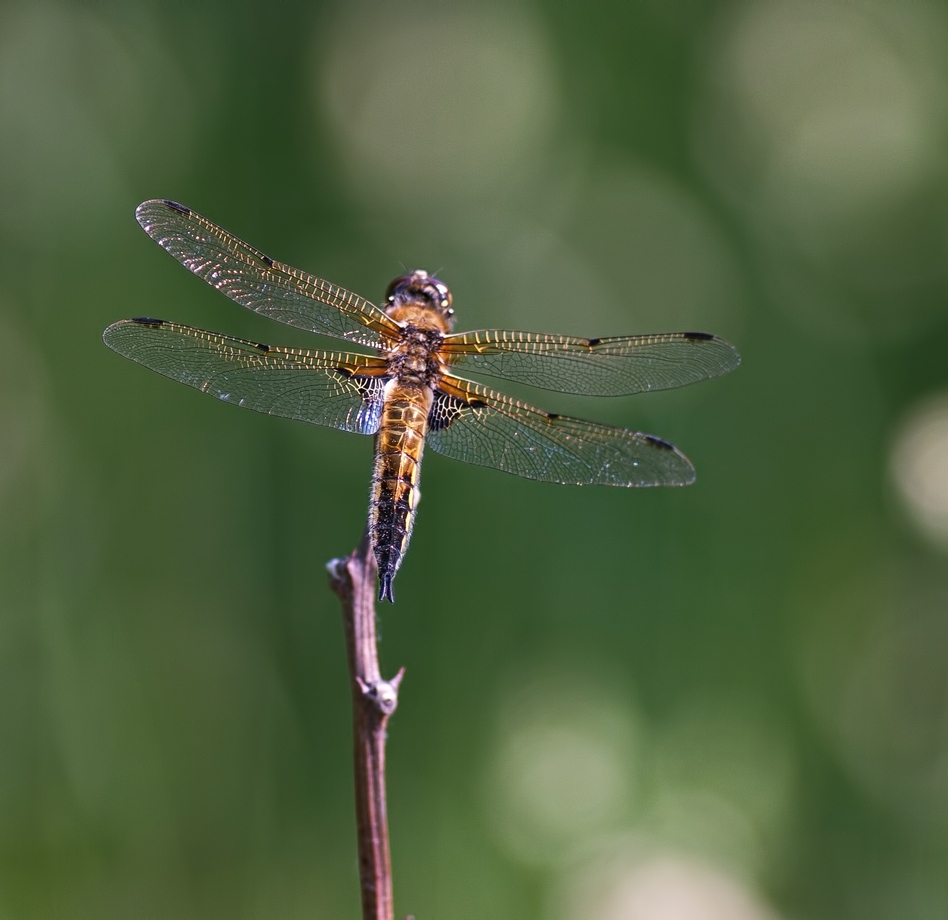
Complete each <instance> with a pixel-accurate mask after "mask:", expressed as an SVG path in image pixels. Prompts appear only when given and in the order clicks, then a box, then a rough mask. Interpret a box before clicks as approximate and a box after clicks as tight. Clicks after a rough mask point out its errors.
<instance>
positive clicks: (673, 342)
mask: <svg viewBox="0 0 948 920" xmlns="http://www.w3.org/2000/svg"><path fill="white" fill-rule="evenodd" d="M442 354H444V356H445V358H447V360H448V361H449V362H450V363H451V365H452V367H457V368H463V369H465V370H468V371H473V372H479V373H481V374H486V375H488V376H490V377H501V378H503V379H505V380H515V381H517V382H518V383H527V384H530V385H531V386H535V387H540V388H541V389H545V390H558V391H559V392H561V393H578V394H580V395H583V396H624V395H628V394H631V393H642V392H644V391H646V390H668V389H671V388H673V387H681V386H686V385H687V384H689V383H697V382H698V381H699V380H705V379H707V378H708V377H717V376H718V375H719V374H727V373H728V372H729V371H732V370H734V368H736V367H737V366H738V364H740V362H741V357H740V355H739V354H738V353H737V349H736V348H735V347H734V346H733V345H731V344H730V342H726V341H724V339H719V338H718V337H717V336H714V335H709V334H708V333H706V332H669V333H664V334H661V335H630V336H618V337H615V338H609V339H579V338H573V337H570V336H565V335H544V334H542V333H537V332H513V331H510V330H504V329H487V330H482V331H479V332H464V333H460V334H458V335H449V336H446V337H445V340H444V344H443V346H442Z"/></svg>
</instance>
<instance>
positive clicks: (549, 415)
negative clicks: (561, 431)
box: [546, 412, 560, 422]
mask: <svg viewBox="0 0 948 920" xmlns="http://www.w3.org/2000/svg"><path fill="white" fill-rule="evenodd" d="M546 417H547V418H548V419H549V420H550V421H551V422H555V421H556V420H557V419H558V418H559V417H560V414H559V412H547V414H546Z"/></svg>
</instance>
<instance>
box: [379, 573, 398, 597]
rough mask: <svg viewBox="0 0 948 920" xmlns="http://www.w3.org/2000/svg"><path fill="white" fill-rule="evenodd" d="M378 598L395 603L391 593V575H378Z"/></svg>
mask: <svg viewBox="0 0 948 920" xmlns="http://www.w3.org/2000/svg"><path fill="white" fill-rule="evenodd" d="M379 600H380V601H388V602H389V603H390V604H394V603H395V595H394V594H393V593H392V576H391V575H389V574H385V575H379Z"/></svg>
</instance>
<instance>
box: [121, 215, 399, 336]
mask: <svg viewBox="0 0 948 920" xmlns="http://www.w3.org/2000/svg"><path fill="white" fill-rule="evenodd" d="M135 217H136V218H137V219H138V222H139V223H140V224H141V225H142V228H143V229H144V231H145V232H146V233H147V234H148V235H149V236H150V237H151V238H152V239H153V240H154V241H155V242H156V243H158V245H159V246H161V247H162V248H163V249H166V250H167V251H168V252H170V253H171V255H173V256H174V257H175V258H176V259H177V260H178V261H179V262H180V263H181V264H182V265H184V266H185V267H186V268H188V269H190V270H191V271H192V272H194V274H195V275H197V276H198V277H199V278H203V279H204V280H205V281H206V282H207V283H208V284H209V285H211V286H212V287H215V288H217V290H219V291H221V292H222V293H224V294H226V295H227V296H228V297H229V298H230V299H231V300H234V301H236V302H237V303H239V304H240V305H241V306H244V307H247V308H248V309H250V310H253V311H254V312H255V313H260V314H262V315H263V316H269V317H270V318H271V319H275V320H279V321H280V322H281V323H286V324H287V325H289V326H297V327H298V328H300V329H306V330H307V331H309V332H317V333H319V334H320V335H328V336H332V337H334V338H337V339H346V340H347V341H350V342H359V343H360V344H362V345H368V346H369V347H370V348H384V347H386V344H385V337H386V336H394V335H397V334H398V327H397V325H396V324H395V323H394V322H393V321H392V320H391V319H389V318H388V317H387V316H386V315H385V313H383V312H382V311H381V310H380V309H379V308H378V307H376V306H375V305H374V304H372V303H369V301H367V300H365V299H364V298H362V297H359V295H358V294H353V293H352V292H351V291H347V290H346V289H345V288H341V287H339V286H338V285H335V284H331V283H330V282H328V281H324V280H323V279H322V278H317V277H316V276H315V275H309V274H307V273H306V272H303V271H300V270H299V269H297V268H293V267H291V266H289V265H284V264H283V263H282V262H276V261H274V260H273V259H271V258H270V257H269V256H266V255H264V254H263V253H262V252H258V251H257V250H256V249H254V248H253V247H252V246H248V245H247V244H246V243H244V242H242V241H241V240H239V239H237V237H236V236H233V235H232V234H230V233H228V232H227V231H226V230H223V229H221V228H220V227H218V226H217V225H216V224H213V223H211V221H209V220H207V219H206V218H204V217H201V215H200V214H196V213H195V212H194V211H192V210H190V209H189V208H186V207H184V206H183V205H180V204H176V203H175V202H173V201H164V200H160V199H155V200H153V201H145V202H143V203H142V204H140V205H139V206H138V209H137V210H136V211H135Z"/></svg>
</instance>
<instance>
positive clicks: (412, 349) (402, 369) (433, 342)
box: [388, 310, 445, 387]
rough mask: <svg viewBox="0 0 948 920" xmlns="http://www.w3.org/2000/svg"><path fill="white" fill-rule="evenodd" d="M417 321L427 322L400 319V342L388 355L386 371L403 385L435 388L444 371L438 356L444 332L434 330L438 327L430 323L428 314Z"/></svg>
mask: <svg viewBox="0 0 948 920" xmlns="http://www.w3.org/2000/svg"><path fill="white" fill-rule="evenodd" d="M418 312H421V311H420V310H419V311H418ZM426 312H428V311H426ZM418 319H422V320H423V321H424V320H428V322H425V323H424V324H423V325H422V324H418V323H414V322H411V321H408V322H405V321H404V320H402V322H404V325H403V327H402V335H401V339H400V341H399V342H398V344H397V345H396V346H395V347H394V348H393V349H392V350H391V351H390V352H389V354H388V369H389V373H390V374H391V376H392V377H393V378H394V379H395V380H397V381H398V382H399V383H400V384H402V385H404V386H426V387H435V386H437V384H438V381H439V380H440V378H441V375H442V373H443V372H444V369H445V362H444V359H443V358H442V357H441V354H440V349H441V343H442V342H443V341H444V332H443V331H442V329H440V328H438V325H440V324H438V325H436V324H435V323H432V322H431V315H430V313H429V315H428V316H420V317H418ZM434 319H435V320H437V317H434Z"/></svg>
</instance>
